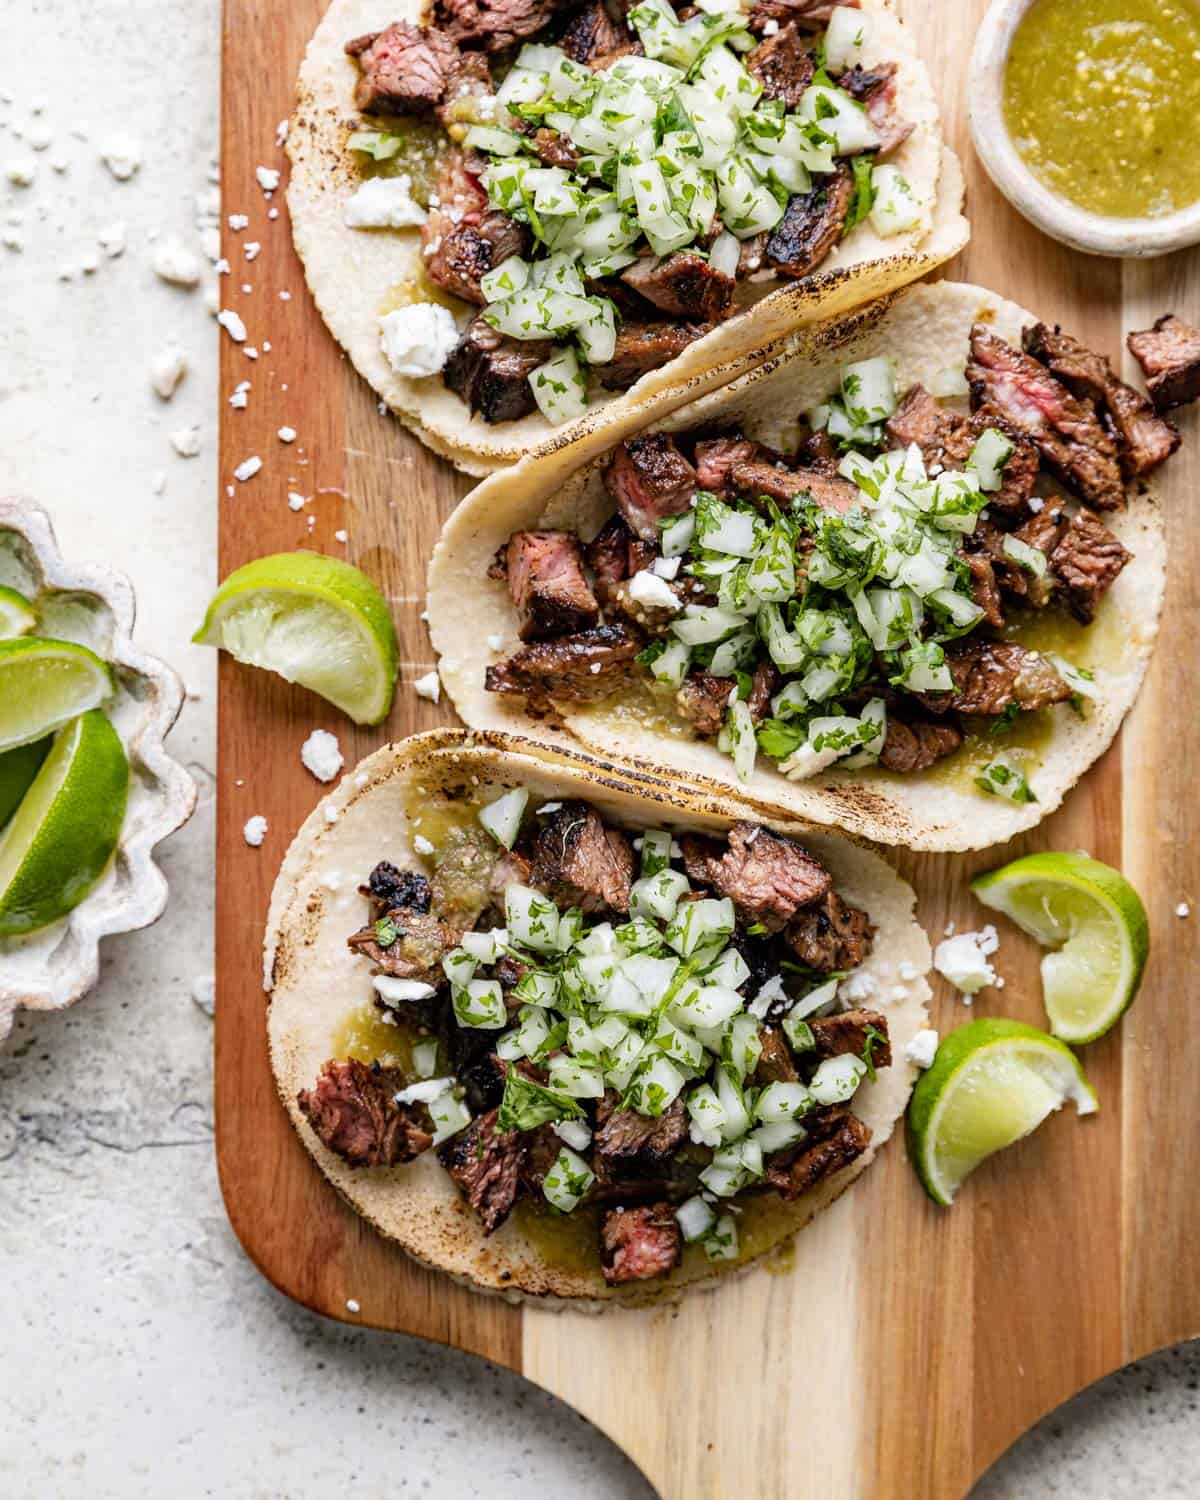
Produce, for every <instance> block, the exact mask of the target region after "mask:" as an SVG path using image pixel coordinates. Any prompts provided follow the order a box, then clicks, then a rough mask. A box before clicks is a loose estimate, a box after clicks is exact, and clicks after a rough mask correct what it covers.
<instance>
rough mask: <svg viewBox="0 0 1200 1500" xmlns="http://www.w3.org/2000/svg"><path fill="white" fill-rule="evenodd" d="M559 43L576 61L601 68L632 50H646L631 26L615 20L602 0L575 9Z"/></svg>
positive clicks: (592, 1) (594, 0) (592, 0)
mask: <svg viewBox="0 0 1200 1500" xmlns="http://www.w3.org/2000/svg"><path fill="white" fill-rule="evenodd" d="M558 45H559V46H560V47H561V48H562V49H563V51H564V52H565V53H566V54H567V56H568V57H570V58H573V59H574V61H575V62H579V63H587V65H588V67H590V68H595V69H597V70H599V69H601V68H607V67H608V66H609V64H610V63H614V62H616V60H617V58H618V57H622V56H624V55H625V54H627V53H629V52H632V51H637V52H639V53H640V52H641V50H642V46H641V43H640V42H638V41H637V40H636V39H635V37H634V35H633V33H632V32H631V31H630V30H629V28H628V27H627V26H622V25H621V24H620V23H619V22H618V21H614V20H613V18H612V16H610V15H609V13H608V9H607V7H606V6H605V5H603V4H602V3H601V0H591V3H590V4H589V5H585V6H584V7H583V9H582V10H577V11H576V12H575V14H574V15H573V16H572V17H571V23H570V25H569V26H568V27H567V29H566V31H564V32H563V34H562V37H561V39H560V40H559V43H558Z"/></svg>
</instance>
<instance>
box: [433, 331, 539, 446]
mask: <svg viewBox="0 0 1200 1500" xmlns="http://www.w3.org/2000/svg"><path fill="white" fill-rule="evenodd" d="M551 347H552V346H551V345H550V344H549V343H548V342H546V341H543V340H542V339H510V338H506V337H505V335H504V334H502V333H499V332H497V330H496V329H495V328H493V327H491V325H490V324H488V323H485V322H484V321H483V319H482V318H475V319H474V320H473V321H472V322H471V323H469V324H468V325H467V328H466V331H465V332H464V333H463V335H462V337H461V338H460V339H459V341H458V344H457V345H456V346H455V348H454V350H453V351H452V352H451V355H450V358H449V359H448V360H447V361H446V368H445V370H444V372H443V375H442V378H443V380H444V381H445V382H446V385H447V387H448V388H449V389H450V390H452V391H453V392H454V393H455V395H457V396H461V397H462V399H463V400H464V401H465V402H466V404H467V405H468V406H469V407H470V409H471V410H472V411H473V412H477V413H478V414H479V416H481V417H482V418H483V420H484V421H485V422H515V421H517V420H518V419H519V418H521V417H527V416H528V415H529V413H530V412H531V411H533V410H534V408H535V406H536V405H537V403H536V402H535V401H534V399H533V388H532V386H531V385H530V384H529V377H530V375H532V374H533V372H534V370H536V369H537V367H538V365H541V364H544V363H545V362H546V360H547V359H549V358H550V350H551Z"/></svg>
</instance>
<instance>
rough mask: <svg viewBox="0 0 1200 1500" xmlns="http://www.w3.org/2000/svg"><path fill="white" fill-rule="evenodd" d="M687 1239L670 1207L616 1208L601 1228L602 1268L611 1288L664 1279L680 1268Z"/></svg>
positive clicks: (666, 1205)
mask: <svg viewBox="0 0 1200 1500" xmlns="http://www.w3.org/2000/svg"><path fill="white" fill-rule="evenodd" d="M682 1249H683V1236H682V1235H681V1234H680V1231H679V1224H678V1222H677V1220H676V1218H675V1213H674V1210H673V1209H672V1208H671V1205H670V1204H669V1203H651V1204H647V1205H645V1206H644V1207H642V1208H613V1209H610V1210H609V1211H608V1213H606V1214H605V1216H604V1223H603V1224H602V1225H601V1228H600V1268H601V1270H602V1271H603V1272H604V1279H605V1281H607V1282H608V1284H609V1285H610V1286H616V1285H619V1284H620V1283H621V1282H624V1281H646V1280H649V1279H650V1278H651V1277H654V1276H664V1275H665V1274H666V1273H667V1272H668V1271H669V1270H671V1268H672V1267H673V1266H676V1265H678V1264H679V1257H680V1254H681V1253H682Z"/></svg>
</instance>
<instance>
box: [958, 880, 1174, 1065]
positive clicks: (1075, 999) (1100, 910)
mask: <svg viewBox="0 0 1200 1500" xmlns="http://www.w3.org/2000/svg"><path fill="white" fill-rule="evenodd" d="M971 889H972V891H973V892H974V893H975V895H976V896H977V897H978V898H979V900H980V901H982V902H983V903H984V904H985V905H986V906H990V907H991V908H993V910H995V911H999V912H1003V913H1004V915H1005V916H1008V917H1010V918H1011V919H1012V920H1013V921H1014V922H1015V923H1016V924H1017V926H1018V927H1020V928H1021V929H1022V931H1024V932H1027V933H1028V934H1029V935H1030V936H1031V937H1032V938H1035V939H1036V940H1037V942H1039V943H1041V944H1042V946H1043V947H1048V948H1051V949H1052V950H1053V951H1052V952H1050V953H1047V954H1046V956H1045V957H1044V958H1043V959H1042V990H1043V996H1044V999H1045V1004H1046V1012H1047V1015H1048V1016H1049V1018H1050V1030H1051V1032H1052V1033H1053V1034H1054V1035H1055V1036H1056V1037H1059V1038H1061V1039H1062V1040H1063V1041H1068V1042H1072V1043H1082V1042H1091V1041H1095V1039H1096V1038H1097V1037H1100V1036H1103V1035H1104V1033H1105V1032H1106V1031H1109V1030H1110V1029H1111V1028H1112V1027H1113V1026H1114V1025H1115V1024H1116V1022H1117V1020H1118V1019H1119V1018H1120V1016H1121V1015H1122V1014H1123V1013H1124V1012H1125V1011H1126V1010H1127V1009H1128V1007H1129V1006H1130V1005H1131V1004H1132V1002H1133V999H1134V996H1135V995H1136V994H1137V991H1138V986H1139V985H1140V983H1141V979H1142V973H1143V971H1144V970H1145V967H1146V959H1147V957H1148V954H1149V950H1150V925H1149V922H1148V920H1147V917H1146V909H1145V907H1144V906H1143V905H1142V901H1141V898H1140V897H1139V896H1138V893H1137V892H1136V891H1135V890H1134V888H1133V887H1132V886H1131V885H1130V884H1129V882H1128V881H1127V880H1126V879H1125V877H1124V876H1123V875H1122V874H1121V873H1120V871H1119V870H1114V869H1113V868H1112V867H1111V866H1110V865H1106V864H1103V863H1101V861H1100V860H1098V859H1092V858H1091V857H1090V856H1089V855H1086V854H1078V853H1056V852H1046V853H1042V854H1030V855H1026V856H1025V857H1024V858H1023V859H1017V860H1013V861H1012V862H1011V863H1010V864H1007V865H1004V866H1003V867H1002V868H1000V869H998V870H992V871H990V872H988V873H987V874H984V875H978V876H976V877H975V879H974V880H973V881H972V882H971Z"/></svg>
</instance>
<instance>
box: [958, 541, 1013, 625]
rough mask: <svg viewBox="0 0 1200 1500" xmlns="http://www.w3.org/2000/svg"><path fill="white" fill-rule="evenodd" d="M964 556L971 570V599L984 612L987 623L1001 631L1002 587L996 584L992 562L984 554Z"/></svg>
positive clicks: (1002, 616) (976, 553)
mask: <svg viewBox="0 0 1200 1500" xmlns="http://www.w3.org/2000/svg"><path fill="white" fill-rule="evenodd" d="M962 555H963V557H964V558H965V561H966V564H967V567H968V568H969V569H970V570H971V598H972V599H973V600H974V601H975V603H976V604H977V605H978V606H979V608H980V609H982V610H983V618H984V619H985V620H986V621H987V623H988V624H989V625H994V626H995V627H996V628H997V629H999V628H1000V626H1001V625H1003V624H1004V611H1003V609H1002V608H1001V606H1000V586H999V584H997V582H996V570H995V568H994V567H993V566H992V560H991V558H990V557H988V556H987V555H986V554H985V553H983V552H967V553H964V554H962Z"/></svg>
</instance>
